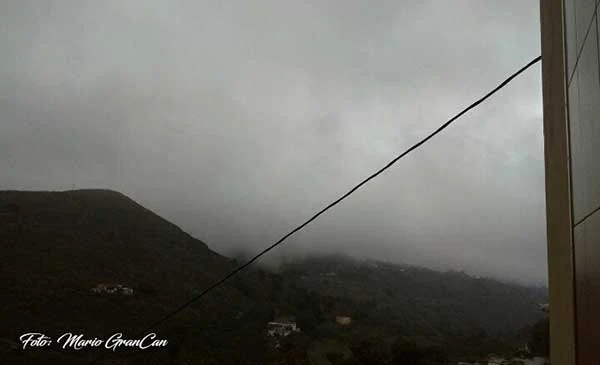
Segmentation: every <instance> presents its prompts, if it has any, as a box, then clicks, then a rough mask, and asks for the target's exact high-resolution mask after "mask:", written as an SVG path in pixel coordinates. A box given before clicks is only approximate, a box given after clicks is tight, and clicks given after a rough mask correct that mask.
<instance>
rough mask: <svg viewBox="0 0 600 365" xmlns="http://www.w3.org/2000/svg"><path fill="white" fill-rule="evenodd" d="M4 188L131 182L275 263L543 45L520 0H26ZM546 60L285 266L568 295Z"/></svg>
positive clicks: (213, 234) (1, 120)
mask: <svg viewBox="0 0 600 365" xmlns="http://www.w3.org/2000/svg"><path fill="white" fill-rule="evenodd" d="M0 20H1V22H2V24H3V26H2V32H1V33H0V46H1V47H2V49H3V50H4V52H3V55H2V57H0V80H2V82H1V83H0V131H1V133H0V155H1V156H3V158H0V169H1V170H2V171H3V174H2V175H1V176H0V190H12V189H17V190H67V189H72V188H77V189H82V188H103V189H112V190H116V191H120V192H122V193H124V194H125V195H127V196H129V197H131V198H132V199H134V200H136V201H137V202H139V203H140V204H142V205H144V206H145V207H147V208H149V209H151V210H153V211H155V212H156V213H157V214H159V215H161V216H163V217H165V218H167V219H169V220H170V221H172V222H173V223H175V224H176V225H178V226H180V227H181V228H182V229H184V230H185V231H187V232H188V233H190V234H191V235H193V236H194V237H197V238H198V239H200V240H202V241H204V242H206V243H207V244H208V245H209V247H211V248H212V249H214V250H216V251H217V252H220V253H223V254H227V255H231V254H233V253H235V252H236V251H239V250H240V249H243V250H246V251H247V252H258V251H260V250H261V249H263V248H265V247H267V246H269V245H270V244H271V243H273V242H274V241H276V240H277V239H279V238H280V237H281V236H283V235H284V234H286V233H287V232H288V231H290V230H291V229H292V228H294V227H296V226H297V225H299V224H300V223H302V222H303V221H304V220H306V219H307V218H309V217H310V216H312V215H313V214H314V213H315V212H317V211H318V210H320V209H321V208H323V207H324V206H325V205H326V204H329V203H330V202H331V201H333V200H335V199H336V198H337V197H339V196H340V195H342V194H343V193H345V192H346V191H347V190H349V189H350V188H351V187H352V186H354V185H355V184H357V183H358V182H359V181H360V180H362V179H363V178H365V177H366V176H368V175H370V174H371V173H373V172H374V171H376V170H377V169H379V168H381V167H382V166H383V165H385V164H386V163H387V162H388V161H389V160H391V159H392V158H394V157H395V156H396V155H397V154H399V153H401V152H402V151H404V150H405V149H407V148H408V147H410V146H411V145H412V144H414V143H415V142H417V141H418V140H419V139H420V138H422V137H424V136H425V135H426V134H427V133H429V132H430V131H431V130H433V129H435V128H437V127H438V126H439V125H440V124H442V123H443V122H445V121H446V120H447V119H449V118H450V117H451V116H453V115H454V114H455V113H457V112H458V111H460V110H461V109H463V108H464V107H466V106H467V105H469V104H470V103H471V102H473V101H474V100H475V99H477V98H479V97H481V96H482V95H483V94H485V93H487V92H488V91H489V90H491V89H492V88H493V87H495V86H496V85H497V84H498V83H499V82H501V81H502V80H504V79H505V78H506V77H507V76H508V75H510V74H511V73H513V72H514V71H516V70H517V69H519V68H520V67H522V66H523V65H524V64H525V63H527V62H529V61H530V60H531V59H533V58H534V57H536V56H538V55H539V54H540V35H539V4H538V2H521V1H516V0H511V1H506V2H502V3H498V2H496V1H491V0H489V1H467V0H461V1H457V2H453V3H452V4H449V3H447V2H443V1H425V2H422V1H405V2H394V1H372V2H368V3H366V2H362V1H344V2H342V1H334V0H326V1H318V2H302V3H299V2H286V3H283V2H276V1H271V0H259V1H256V2H252V3H248V2H242V1H236V2H233V3H229V4H218V3H216V2H210V1H181V2H179V3H177V4H174V3H172V2H166V1H158V0H147V1H141V0H134V1H126V2H123V1H117V0H114V1H113V0H110V1H109V0H107V1H103V2H95V1H74V0H73V1H67V0H61V1H55V2H52V3H40V2H38V1H26V0H24V1H17V0H14V1H4V2H2V3H1V4H0ZM540 72H541V69H540V66H539V64H538V65H536V66H534V67H532V68H531V69H529V70H528V71H526V72H525V73H524V74H523V75H521V76H520V77H519V78H518V79H516V80H515V81H513V82H512V83H511V84H510V85H508V86H507V87H506V88H504V89H503V90H501V91H500V92H499V93H498V94H496V95H494V96H493V97H492V98H491V99H489V100H488V101H486V102H485V103H483V104H482V105H480V106H479V107H478V108H477V109H476V110H473V111H472V112H470V113H468V114H467V115H465V116H464V117H462V118H461V119H459V120H458V121H457V122H456V123H455V124H454V125H453V126H451V127H450V128H449V129H448V130H446V131H444V132H442V133H441V134H440V135H438V136H436V137H435V138H433V139H432V140H431V141H430V142H429V143H427V144H426V145H424V146H423V147H422V148H420V149H418V150H417V151H415V152H414V153H412V154H410V155H408V156H407V157H406V158H405V159H403V160H401V161H400V162H399V163H398V164H397V165H395V166H394V167H392V168H391V169H390V170H388V171H387V172H386V173H384V174H382V175H381V176H379V177H378V178H377V179H375V180H373V181H372V182H370V183H369V184H368V185H367V186H365V187H364V188H363V189H360V190H359V191H357V192H356V193H355V194H354V195H353V196H352V197H350V198H349V199H348V200H346V201H344V202H343V203H342V204H340V205H339V206H337V207H335V208H334V209H332V210H331V211H329V212H328V213H326V214H325V215H323V216H322V217H321V218H319V219H318V220H317V221H315V222H314V223H313V224H311V225H309V226H308V227H306V229H304V230H303V231H301V232H299V233H298V234H297V235H295V236H293V237H291V238H290V239H289V241H288V242H286V243H284V244H283V245H282V246H280V247H279V248H277V249H276V250H275V251H273V252H271V253H269V254H268V257H266V258H265V261H269V260H271V261H273V260H278V259H281V257H284V256H294V255H301V254H306V253H317V254H318V253H335V252H340V253H345V254H348V255H351V256H354V257H358V258H373V259H380V260H386V261H392V262H402V263H407V264H412V265H419V266H426V267H430V268H434V269H441V270H446V269H463V270H465V271H467V272H470V273H474V274H479V275H482V276H492V277H496V278H500V279H505V280H511V281H518V282H521V283H525V284H542V285H547V262H546V259H547V256H546V231H545V230H546V226H545V201H544V199H545V193H544V160H543V134H542V96H541V74H540Z"/></svg>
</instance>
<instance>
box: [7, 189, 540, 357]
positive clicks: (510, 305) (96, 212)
mask: <svg viewBox="0 0 600 365" xmlns="http://www.w3.org/2000/svg"><path fill="white" fill-rule="evenodd" d="M0 245H1V246H0V249H1V256H0V258H1V259H0V280H1V281H2V285H1V286H0V298H1V299H2V305H0V323H1V326H0V363H2V364H12V363H14V364H21V363H44V364H80V363H84V362H83V360H85V359H88V357H89V356H91V358H97V357H98V356H100V357H101V359H102V360H103V361H104V363H106V364H130V363H131V364H146V363H172V364H178V363H183V362H187V363H203V364H204V363H205V364H240V363H244V364H271V363H278V361H284V362H285V363H291V362H290V361H292V360H290V359H292V358H293V359H295V360H293V361H292V362H294V361H295V362H294V363H298V364H304V363H308V361H309V360H308V357H309V356H315V357H316V358H320V359H326V358H336V359H337V358H340V356H341V358H345V357H347V356H348V353H351V351H350V348H351V347H352V346H354V345H351V344H352V343H356V341H358V340H357V339H359V340H360V338H361V336H363V335H364V334H365V333H371V334H376V335H377V336H378V338H380V339H381V343H388V342H389V343H391V342H393V341H395V339H396V337H398V336H399V335H401V336H408V337H411V336H412V337H419V338H425V337H426V338H429V340H428V341H430V342H432V341H433V342H435V343H437V344H441V345H447V346H451V347H454V348H459V346H458V345H459V344H460V345H464V346H465V347H464V349H465V351H467V352H468V351H471V350H472V349H475V348H476V349H478V351H487V349H488V348H489V349H494V350H495V349H497V348H500V347H498V346H497V343H496V342H493V341H487V342H486V340H485V338H487V336H488V335H509V334H510V333H511V332H513V331H515V330H516V329H518V328H522V327H524V326H526V325H531V324H533V323H535V322H536V321H537V320H539V319H540V318H541V317H542V316H543V313H542V312H541V311H540V310H539V307H538V304H539V302H546V299H547V298H546V297H545V295H546V294H545V292H544V291H543V290H537V289H529V288H524V287H521V286H518V285H511V284H505V283H500V282H497V281H495V280H491V279H475V278H473V277H470V276H468V275H466V274H463V273H440V272H436V271H433V270H427V269H422V268H414V267H407V266H400V265H392V264H385V263H380V262H376V261H361V260H354V259H350V258H346V257H342V256H338V257H320V258H319V257H314V258H309V259H305V260H302V259H298V260H295V261H291V262H287V263H285V264H284V265H283V266H282V267H281V268H280V270H279V272H271V271H267V270H264V269H262V268H260V267H251V268H250V269H249V270H247V271H244V272H243V273H241V274H240V275H238V276H236V277H234V278H232V279H231V280H230V281H228V282H227V283H226V285H224V286H223V287H220V288H218V289H217V290H214V291H213V292H211V293H210V294H209V295H207V296H205V297H204V298H202V300H200V301H198V302H197V303H194V304H193V305H192V306H191V307H190V308H189V309H188V310H185V311H183V312H181V313H180V314H179V315H177V316H176V317H174V318H172V319H171V320H169V321H168V322H167V323H165V324H164V325H161V326H160V327H159V328H156V329H155V330H154V332H156V333H157V334H158V336H159V338H166V339H168V341H169V346H168V349H166V350H164V349H163V350H156V351H150V350H148V351H142V352H140V353H137V354H134V355H131V354H130V352H127V351H116V352H114V353H113V352H111V351H107V350H105V349H103V350H88V351H85V350H84V351H79V352H78V351H72V350H71V351H66V352H68V353H67V354H63V353H60V352H59V353H56V352H51V351H48V350H46V349H39V350H35V351H34V350H31V351H20V350H16V349H15V347H17V348H18V347H20V344H19V343H18V338H19V336H20V335H22V334H24V333H28V332H41V333H44V334H46V335H48V336H50V337H52V338H54V339H56V337H57V336H59V335H61V334H63V333H66V332H72V333H76V334H83V335H84V337H86V338H94V337H97V338H107V337H108V336H110V335H112V334H114V333H116V332H122V333H123V334H124V337H125V338H127V336H133V335H134V334H135V333H136V332H137V331H139V330H141V329H143V328H145V327H146V326H148V325H149V324H151V323H153V322H154V321H155V320H157V319H158V318H160V317H161V316H163V315H165V314H166V313H168V312H169V311H171V310H173V309H175V308H176V307H178V306H179V305H180V304H181V303H184V302H186V301H187V300H188V299H190V298H191V297H193V296H194V295H197V294H198V293H199V292H200V291H202V290H203V289H205V288H206V287H207V286H208V285H210V284H212V283H213V282H214V281H215V280H217V279H219V278H221V277H222V276H223V275H224V274H226V273H227V272H229V271H230V270H232V269H233V268H235V267H236V265H239V262H237V261H236V260H233V259H229V258H227V257H224V256H221V255H219V254H217V253H215V252H214V251H212V250H210V249H209V247H208V246H207V245H206V244H205V243H203V242H202V241H200V240H198V239H195V238H193V237H191V236H190V235H188V234H187V233H185V232H183V231H182V230H181V229H179V228H178V227H177V226H175V225H174V224H172V223H170V222H168V221H167V220H165V219H163V218H161V217H160V216H158V215H156V214H155V213H153V212H151V211H149V210H148V209H145V208H144V207H142V206H141V205H139V204H137V203H136V202H135V201H133V200H131V199H130V198H128V197H126V196H125V195H123V194H120V193H118V192H115V191H110V190H72V191H65V192H25V191H0ZM278 316H294V317H296V318H297V320H298V325H299V326H300V328H301V329H302V332H299V333H297V334H294V336H292V337H293V339H292V340H290V341H291V342H289V343H287V344H285V343H282V345H281V347H280V348H278V349H274V348H272V346H271V343H270V342H269V341H270V340H269V339H268V338H267V336H266V330H265V329H266V324H267V322H268V321H270V320H272V319H273V318H275V317H278ZM336 316H349V317H351V318H352V322H351V324H350V325H348V326H339V325H336V323H335V317H336ZM482 338H483V340H482ZM332 341H333V342H332ZM336 341H337V342H336ZM359 342H360V341H359ZM332 343H335V344H336V345H335V346H334V345H331V344H332ZM53 348H58V346H54V347H53ZM309 348H310V351H309ZM321 348H322V349H326V350H323V351H328V352H327V353H319V351H320V350H318V349H321ZM332 348H337V349H338V350H339V351H340V352H339V353H338V354H337V355H336V354H335V353H332V352H331V351H334V350H332ZM315 349H317V350H315ZM361 351H362V350H361ZM461 351H462V350H461ZM281 359H287V360H281ZM152 361H154V362H152ZM324 364H327V362H325V363H324Z"/></svg>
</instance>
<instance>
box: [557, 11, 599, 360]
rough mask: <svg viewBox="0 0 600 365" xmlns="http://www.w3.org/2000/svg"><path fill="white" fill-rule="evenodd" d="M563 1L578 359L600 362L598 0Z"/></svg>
mask: <svg viewBox="0 0 600 365" xmlns="http://www.w3.org/2000/svg"><path fill="white" fill-rule="evenodd" d="M564 7H565V42H566V44H567V56H566V64H567V72H566V75H567V87H568V88H567V109H568V123H569V141H570V152H571V169H570V173H571V182H572V184H571V197H572V216H573V250H574V253H575V263H574V267H575V293H576V297H575V308H576V320H577V321H576V341H577V360H578V363H579V364H591V363H598V362H600V333H599V330H600V211H599V209H600V57H599V54H600V50H599V39H600V38H599V37H598V34H599V28H598V1H596V0H586V1H582V0H577V1H575V0H565V4H564ZM592 359H594V360H592Z"/></svg>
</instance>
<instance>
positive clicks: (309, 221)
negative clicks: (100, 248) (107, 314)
mask: <svg viewBox="0 0 600 365" xmlns="http://www.w3.org/2000/svg"><path fill="white" fill-rule="evenodd" d="M541 59H542V56H538V57H536V58H534V59H533V60H531V61H530V62H529V63H527V64H526V65H525V66H523V67H522V68H521V69H519V70H518V71H516V72H515V73H513V74H512V75H511V76H509V77H508V78H507V79H506V80H504V81H502V83H500V84H499V85H498V86H496V87H495V88H494V89H492V90H491V91H490V92H488V93H487V94H485V95H484V96H483V97H481V98H480V99H478V100H477V101H475V102H474V103H472V104H471V105H469V106H468V107H467V108H465V109H463V110H462V111H461V112H460V113H458V114H456V115H455V116H454V117H452V118H451V119H450V120H448V121H447V122H446V123H444V124H442V125H441V126H440V127H438V128H437V129H436V130H434V131H433V132H431V133H430V134H429V135H428V136H427V137H425V138H423V139H422V140H421V141H419V142H417V143H416V144H414V145H413V146H412V147H410V148H409V149H407V150H406V151H404V152H403V153H402V154H400V155H398V156H397V157H395V158H394V159H393V160H391V161H390V162H389V163H388V164H387V165H385V166H384V167H382V168H380V169H379V170H377V172H375V173H373V174H372V175H370V176H369V177H367V178H366V179H364V180H363V181H361V182H360V183H359V184H358V185H356V186H354V187H353V188H352V189H350V190H349V191H348V192H347V193H346V194H344V195H342V196H341V197H339V198H338V199H336V200H335V201H333V202H332V203H330V204H329V205H327V206H326V207H325V208H323V209H321V210H320V211H319V212H318V213H316V214H315V215H313V216H312V217H311V218H310V219H308V220H307V221H305V222H304V223H302V224H301V225H299V226H298V227H296V228H294V229H293V230H292V231H290V232H289V233H288V234H286V235H285V236H283V237H281V238H280V239H279V240H278V241H277V242H275V243H273V244H272V245H270V246H269V247H267V248H265V249H264V250H262V251H261V252H260V253H258V254H257V255H256V256H254V257H253V258H251V259H250V260H249V261H248V262H246V263H245V264H243V265H241V266H239V267H237V268H236V269H234V270H233V271H231V272H230V273H229V274H227V275H225V276H224V277H223V278H221V279H220V280H218V281H216V282H215V283H213V284H212V285H210V286H209V287H207V288H206V289H204V290H203V291H202V292H201V293H200V294H198V295H196V296H194V297H192V298H191V299H189V300H188V301H186V302H185V303H183V304H181V305H180V306H179V307H177V308H176V309H175V310H173V311H171V312H169V313H168V314H167V315H165V316H163V317H162V318H160V319H159V320H157V321H156V322H154V323H152V324H151V325H149V326H148V327H146V328H145V329H144V330H142V331H140V332H139V335H142V334H145V333H147V332H148V331H150V330H151V329H153V328H155V327H157V326H159V325H161V324H162V323H164V322H166V321H167V320H169V319H170V318H172V317H173V316H175V315H176V314H178V313H179V312H181V311H182V310H184V309H185V308H187V307H189V306H190V305H191V304H192V303H194V302H196V301H198V300H199V299H201V298H202V297H204V296H205V295H206V294H208V293H209V292H210V291H212V290H213V289H215V288H217V287H219V286H221V285H222V284H223V283H225V282H226V281H227V280H228V279H229V278H231V277H233V276H234V275H236V274H237V273H239V272H240V271H242V270H244V269H245V268H246V267H248V266H250V265H251V264H252V263H253V262H255V261H256V260H258V259H259V258H260V257H261V256H263V255H265V254H266V253H267V252H269V251H271V250H272V249H274V248H275V247H277V246H279V245H280V244H281V243H283V242H284V241H285V240H286V239H288V238H289V237H290V236H291V235H293V234H294V233H296V232H298V231H300V230H301V229H303V228H304V227H306V226H307V225H308V224H310V223H311V222H312V221H314V220H315V219H317V218H318V217H319V216H320V215H321V214H323V213H325V212H326V211H328V210H329V209H331V208H333V207H334V206H336V205H338V204H339V203H341V202H342V201H343V200H344V199H346V198H347V197H349V196H350V195H352V194H353V193H354V192H355V191H357V190H358V189H360V188H361V187H362V186H363V185H365V184H366V183H368V182H369V181H371V180H372V179H374V178H375V177H377V176H379V175H380V174H381V173H383V172H384V171H385V170H387V169H389V168H390V167H392V166H393V165H394V164H395V163H396V162H398V161H399V160H400V159H401V158H403V157H404V156H406V155H407V154H409V153H410V152H412V151H414V150H416V149H417V148H419V147H420V146H422V145H423V144H425V142H427V141H429V140H430V139H431V138H433V137H434V136H435V135H436V134H438V133H440V132H441V131H443V130H444V129H446V128H447V127H448V126H449V125H450V124H452V123H453V122H454V121H456V120H457V119H458V118H460V117H461V116H463V115H464V114H465V113H467V112H468V111H469V110H471V109H473V108H475V107H477V106H478V105H479V104H481V103H482V102H483V101H485V100H486V99H487V98H489V97H490V96H492V95H493V94H495V93H496V92H497V91H499V90H500V89H502V88H503V87H505V86H506V85H507V84H508V83H510V82H511V81H512V80H513V79H514V78H516V77H517V76H519V75H520V74H521V73H523V72H524V71H525V70H527V69H528V68H529V67H531V66H533V65H534V64H536V63H537V62H539V61H540V60H541Z"/></svg>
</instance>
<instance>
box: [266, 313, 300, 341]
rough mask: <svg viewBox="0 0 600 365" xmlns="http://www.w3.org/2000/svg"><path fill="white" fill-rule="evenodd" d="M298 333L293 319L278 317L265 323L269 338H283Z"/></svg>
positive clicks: (298, 330)
mask: <svg viewBox="0 0 600 365" xmlns="http://www.w3.org/2000/svg"><path fill="white" fill-rule="evenodd" d="M293 332H300V328H298V326H297V325H296V318H294V317H280V318H276V319H274V320H273V321H271V322H269V323H267V334H268V335H269V336H271V337H285V336H289V335H290V334H292V333H293Z"/></svg>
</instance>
